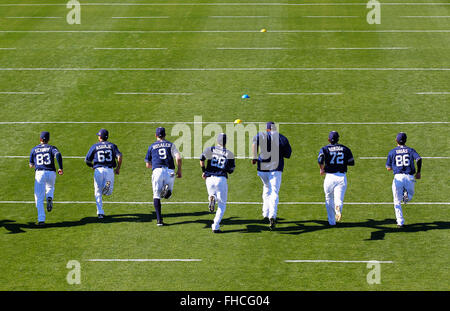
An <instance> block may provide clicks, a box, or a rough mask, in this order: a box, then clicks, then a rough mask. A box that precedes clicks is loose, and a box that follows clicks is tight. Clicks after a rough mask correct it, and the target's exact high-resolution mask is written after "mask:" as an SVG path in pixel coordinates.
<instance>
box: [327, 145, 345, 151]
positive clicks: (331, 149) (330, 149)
mask: <svg viewBox="0 0 450 311" xmlns="http://www.w3.org/2000/svg"><path fill="white" fill-rule="evenodd" d="M328 151H330V152H332V151H344V148H343V147H342V146H332V147H328Z"/></svg>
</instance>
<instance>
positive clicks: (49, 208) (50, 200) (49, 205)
mask: <svg viewBox="0 0 450 311" xmlns="http://www.w3.org/2000/svg"><path fill="white" fill-rule="evenodd" d="M52 209H53V199H52V198H50V197H48V198H47V212H51V211H52Z"/></svg>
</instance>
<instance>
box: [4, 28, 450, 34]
mask: <svg viewBox="0 0 450 311" xmlns="http://www.w3.org/2000/svg"><path fill="white" fill-rule="evenodd" d="M269 32H270V33H450V30H449V29H428V30H427V29H423V30H418V29H413V30H406V29H402V30H400V29H398V30H395V29H394V30H338V29H334V30H333V29H330V30H324V29H321V30H306V29H301V30H267V31H266V32H265V33H269ZM0 33H112V34H113V33H124V34H127V33H133V34H139V33H142V34H146V33H148V34H151V33H162V34H168V33H261V31H260V30H0Z"/></svg>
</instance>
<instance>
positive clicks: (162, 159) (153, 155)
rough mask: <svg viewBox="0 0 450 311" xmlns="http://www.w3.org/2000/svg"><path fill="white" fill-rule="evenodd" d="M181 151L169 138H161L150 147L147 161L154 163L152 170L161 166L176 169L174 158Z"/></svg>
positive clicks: (146, 157)
mask: <svg viewBox="0 0 450 311" xmlns="http://www.w3.org/2000/svg"><path fill="white" fill-rule="evenodd" d="M177 153H179V152H178V149H177V147H175V145H174V144H173V143H171V142H170V141H167V140H159V141H156V142H154V143H153V144H151V145H150V146H149V147H148V151H147V155H146V156H145V162H148V163H151V164H152V170H154V169H155V168H160V167H167V168H169V169H172V170H173V169H175V163H174V161H173V159H174V158H175V156H176V154H177Z"/></svg>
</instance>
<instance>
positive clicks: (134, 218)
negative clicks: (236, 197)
mask: <svg viewBox="0 0 450 311" xmlns="http://www.w3.org/2000/svg"><path fill="white" fill-rule="evenodd" d="M204 214H208V212H195V213H176V214H168V215H165V217H184V216H194V217H195V216H202V215H204ZM152 221H155V222H156V215H155V212H151V213H137V214H117V215H108V216H106V217H105V218H103V219H101V220H100V219H98V218H97V217H84V218H82V219H80V220H71V221H60V222H50V221H48V222H46V223H45V225H43V226H38V225H37V224H36V223H32V222H29V223H26V224H21V223H17V222H16V221H15V220H10V219H5V220H0V228H1V227H4V228H5V229H6V230H8V233H9V234H16V233H25V232H27V231H26V229H42V230H45V229H48V228H69V227H78V226H84V225H87V224H110V223H121V222H152Z"/></svg>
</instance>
